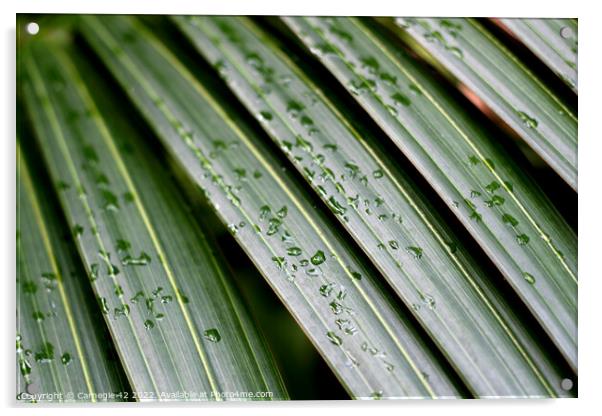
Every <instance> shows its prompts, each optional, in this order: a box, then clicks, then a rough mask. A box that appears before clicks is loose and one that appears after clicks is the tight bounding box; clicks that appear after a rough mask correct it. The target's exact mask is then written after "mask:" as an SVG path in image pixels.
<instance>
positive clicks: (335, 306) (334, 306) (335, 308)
mask: <svg viewBox="0 0 602 416" xmlns="http://www.w3.org/2000/svg"><path fill="white" fill-rule="evenodd" d="M328 306H330V310H331V311H332V313H334V314H335V315H340V314H341V313H342V312H343V305H341V304H340V303H339V302H337V301H336V300H333V301H332V302H330V303H329V304H328Z"/></svg>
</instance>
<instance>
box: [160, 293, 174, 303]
mask: <svg viewBox="0 0 602 416" xmlns="http://www.w3.org/2000/svg"><path fill="white" fill-rule="evenodd" d="M172 299H173V298H172V297H171V296H170V295H165V296H162V297H161V303H169V302H171V301H172Z"/></svg>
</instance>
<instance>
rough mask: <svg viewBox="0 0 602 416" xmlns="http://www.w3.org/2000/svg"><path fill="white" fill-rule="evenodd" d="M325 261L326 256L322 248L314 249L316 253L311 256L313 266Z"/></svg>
mask: <svg viewBox="0 0 602 416" xmlns="http://www.w3.org/2000/svg"><path fill="white" fill-rule="evenodd" d="M325 261H326V256H325V255H324V252H323V251H322V250H318V251H316V254H314V255H313V256H311V263H312V264H313V265H315V266H317V265H320V264H322V263H324V262H325Z"/></svg>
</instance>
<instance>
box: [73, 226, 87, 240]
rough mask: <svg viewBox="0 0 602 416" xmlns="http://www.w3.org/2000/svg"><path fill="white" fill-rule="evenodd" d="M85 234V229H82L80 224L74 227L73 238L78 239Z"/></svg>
mask: <svg viewBox="0 0 602 416" xmlns="http://www.w3.org/2000/svg"><path fill="white" fill-rule="evenodd" d="M83 233H84V227H82V226H81V225H79V224H75V226H74V227H73V236H74V237H76V238H77V237H79V236H80V235H82V234H83Z"/></svg>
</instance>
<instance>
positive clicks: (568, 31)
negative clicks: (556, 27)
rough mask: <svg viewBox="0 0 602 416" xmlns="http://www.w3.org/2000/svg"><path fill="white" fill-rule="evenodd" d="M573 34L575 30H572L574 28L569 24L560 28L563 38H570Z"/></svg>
mask: <svg viewBox="0 0 602 416" xmlns="http://www.w3.org/2000/svg"><path fill="white" fill-rule="evenodd" d="M572 34H573V31H572V30H571V28H570V27H568V26H565V27H563V28H562V29H560V36H561V37H562V38H563V39H568V38H570V37H571V35H572Z"/></svg>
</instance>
